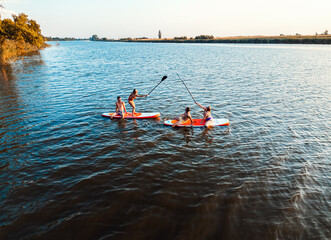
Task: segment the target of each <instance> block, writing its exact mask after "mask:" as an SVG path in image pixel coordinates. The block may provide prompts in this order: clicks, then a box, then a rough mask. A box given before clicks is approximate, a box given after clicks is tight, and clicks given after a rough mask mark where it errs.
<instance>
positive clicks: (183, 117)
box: [172, 107, 193, 127]
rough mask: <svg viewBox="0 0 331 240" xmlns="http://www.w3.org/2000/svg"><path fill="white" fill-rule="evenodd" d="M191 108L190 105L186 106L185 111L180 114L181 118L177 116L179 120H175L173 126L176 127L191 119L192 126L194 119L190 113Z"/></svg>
mask: <svg viewBox="0 0 331 240" xmlns="http://www.w3.org/2000/svg"><path fill="white" fill-rule="evenodd" d="M190 111H191V109H190V108H189V107H187V108H185V113H184V114H182V115H180V116H179V118H177V120H178V122H175V123H174V124H173V125H172V127H176V126H178V125H181V124H184V123H186V121H188V120H189V119H190V120H191V126H192V125H193V120H192V117H191V113H190Z"/></svg>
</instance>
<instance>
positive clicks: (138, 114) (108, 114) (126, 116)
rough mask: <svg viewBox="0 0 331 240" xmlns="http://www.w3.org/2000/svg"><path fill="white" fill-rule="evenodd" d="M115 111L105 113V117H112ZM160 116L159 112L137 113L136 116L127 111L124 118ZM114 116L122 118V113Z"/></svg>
mask: <svg viewBox="0 0 331 240" xmlns="http://www.w3.org/2000/svg"><path fill="white" fill-rule="evenodd" d="M112 114H114V113H103V114H102V116H103V117H110V116H111V115H112ZM159 116H160V113H159V112H154V113H135V115H134V116H132V113H125V114H124V118H129V119H145V118H157V117H159ZM113 118H121V116H120V115H117V114H116V115H115V116H114V117H113Z"/></svg>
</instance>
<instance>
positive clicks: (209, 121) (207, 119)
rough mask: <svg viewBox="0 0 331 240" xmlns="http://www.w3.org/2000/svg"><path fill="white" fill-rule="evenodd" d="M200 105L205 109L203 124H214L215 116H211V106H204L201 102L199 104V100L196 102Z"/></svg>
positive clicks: (207, 125)
mask: <svg viewBox="0 0 331 240" xmlns="http://www.w3.org/2000/svg"><path fill="white" fill-rule="evenodd" d="M195 103H196V104H197V105H198V106H199V107H201V108H202V109H203V110H204V113H203V119H202V121H201V124H203V123H205V126H206V127H209V126H210V125H211V124H213V117H212V116H211V112H210V111H211V108H210V107H209V106H208V107H204V106H202V105H201V104H199V103H198V102H195Z"/></svg>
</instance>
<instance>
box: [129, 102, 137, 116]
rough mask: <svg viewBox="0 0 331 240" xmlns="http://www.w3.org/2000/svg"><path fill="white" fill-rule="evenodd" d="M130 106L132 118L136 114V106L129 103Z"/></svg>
mask: <svg viewBox="0 0 331 240" xmlns="http://www.w3.org/2000/svg"><path fill="white" fill-rule="evenodd" d="M129 104H130V106H131V107H132V116H134V114H135V112H136V105H135V104H134V102H133V101H132V102H129Z"/></svg>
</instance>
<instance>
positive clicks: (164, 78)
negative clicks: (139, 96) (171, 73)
mask: <svg viewBox="0 0 331 240" xmlns="http://www.w3.org/2000/svg"><path fill="white" fill-rule="evenodd" d="M166 78H167V76H163V78H162V79H161V82H163V81H164V80H166ZM161 82H159V83H158V85H156V86H155V87H154V88H153V89H152V91H150V92H149V93H148V94H147V95H149V94H151V92H153V90H154V89H155V88H156V87H157V86H159V85H160V83H161Z"/></svg>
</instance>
